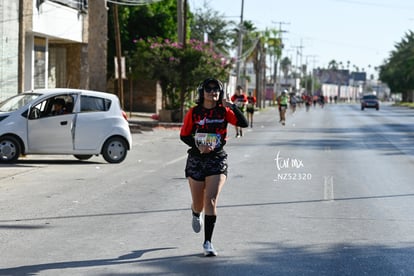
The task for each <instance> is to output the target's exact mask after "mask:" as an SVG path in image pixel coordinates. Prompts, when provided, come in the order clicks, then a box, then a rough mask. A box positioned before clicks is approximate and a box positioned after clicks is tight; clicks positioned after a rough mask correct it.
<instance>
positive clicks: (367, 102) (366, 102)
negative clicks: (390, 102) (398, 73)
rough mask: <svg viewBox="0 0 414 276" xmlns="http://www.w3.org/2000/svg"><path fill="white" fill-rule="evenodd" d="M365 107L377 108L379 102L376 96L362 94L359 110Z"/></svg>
mask: <svg viewBox="0 0 414 276" xmlns="http://www.w3.org/2000/svg"><path fill="white" fill-rule="evenodd" d="M365 108H375V109H376V110H379V108H380V104H379V100H378V98H377V96H375V95H364V96H362V98H361V110H364V109H365Z"/></svg>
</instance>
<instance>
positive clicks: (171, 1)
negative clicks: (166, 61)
mask: <svg viewBox="0 0 414 276" xmlns="http://www.w3.org/2000/svg"><path fill="white" fill-rule="evenodd" d="M113 5H116V4H111V5H109V8H110V9H109V16H108V55H107V56H108V63H107V64H108V70H107V71H108V75H109V77H111V76H114V57H115V56H116V51H115V33H114V26H115V24H114V18H113V12H112V11H113ZM190 16H191V15H190ZM118 17H119V26H120V27H119V28H120V34H121V45H122V52H123V53H122V54H123V55H124V54H127V53H128V55H133V52H134V51H135V50H136V46H135V42H136V41H137V40H139V39H141V38H144V39H145V38H147V37H156V36H160V37H164V38H169V39H171V40H177V1H176V0H164V1H161V2H157V3H153V4H148V5H140V6H122V5H120V6H119V7H118Z"/></svg>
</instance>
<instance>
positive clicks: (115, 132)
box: [0, 88, 132, 163]
mask: <svg viewBox="0 0 414 276" xmlns="http://www.w3.org/2000/svg"><path fill="white" fill-rule="evenodd" d="M59 103H60V104H63V110H61V111H60V110H59V112H58V110H57V108H58V107H57V106H58V105H59ZM131 142H132V138H131V132H130V129H129V124H128V121H127V117H126V113H125V112H124V111H123V110H122V109H121V107H120V103H119V99H118V97H117V96H116V95H113V94H109V93H104V92H97V91H90V90H79V89H65V88H58V89H41V90H33V91H30V92H25V93H21V94H18V95H16V96H13V97H11V98H9V99H7V100H5V101H4V102H2V103H0V162H8V163H14V162H16V161H17V160H18V158H19V156H20V155H21V154H25V155H27V154H68V155H69V154H70V155H74V156H75V157H76V158H77V159H79V160H87V159H89V158H91V157H92V156H93V155H99V154H102V156H103V158H104V159H105V160H106V161H107V162H108V163H120V162H122V161H123V160H124V159H125V158H126V156H127V151H128V150H129V149H130V148H131Z"/></svg>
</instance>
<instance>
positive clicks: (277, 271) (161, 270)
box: [0, 240, 414, 276]
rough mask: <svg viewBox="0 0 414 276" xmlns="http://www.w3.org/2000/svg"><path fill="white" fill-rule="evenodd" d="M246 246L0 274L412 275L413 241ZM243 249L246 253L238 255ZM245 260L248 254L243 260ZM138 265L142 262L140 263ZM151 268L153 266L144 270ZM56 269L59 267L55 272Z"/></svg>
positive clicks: (135, 255)
mask: <svg viewBox="0 0 414 276" xmlns="http://www.w3.org/2000/svg"><path fill="white" fill-rule="evenodd" d="M247 242H249V244H250V246H251V249H243V250H247V251H248V252H241V251H239V252H238V251H235V254H236V255H237V256H232V254H231V253H232V252H234V251H230V252H229V253H228V254H227V255H226V254H223V255H220V256H218V257H216V258H201V254H189V255H171V256H168V257H154V258H145V257H144V254H146V253H149V252H155V251H163V250H171V249H176V248H173V247H159V248H151V249H143V250H135V251H132V252H130V253H127V254H125V255H122V256H119V257H115V258H108V259H96V260H84V261H65V262H55V263H42V264H35V265H27V266H19V267H10V268H3V269H0V275H21V276H29V275H38V274H40V273H41V272H45V271H47V270H59V269H65V270H66V271H68V269H75V268H76V269H77V268H83V269H84V270H85V269H88V268H90V269H96V268H97V267H108V266H117V265H125V264H133V265H134V268H135V270H136V271H135V272H134V273H113V272H111V273H104V274H99V275H102V276H105V275H108V276H109V275H111V276H127V275H226V276H229V275H318V276H319V275H413V273H414V247H413V244H408V245H406V246H389V245H381V244H366V245H358V244H354V243H340V244H332V245H328V244H311V245H289V243H288V242H283V241H281V242H276V243H273V242H257V241H251V240H247ZM243 254H246V258H240V255H243ZM246 260H248V261H247V262H246ZM141 265H142V266H141ZM148 271H153V272H148ZM57 273H58V272H57Z"/></svg>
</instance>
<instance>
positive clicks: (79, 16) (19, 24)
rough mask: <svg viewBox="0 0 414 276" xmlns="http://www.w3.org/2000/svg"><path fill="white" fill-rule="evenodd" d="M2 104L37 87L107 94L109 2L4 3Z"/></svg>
mask: <svg viewBox="0 0 414 276" xmlns="http://www.w3.org/2000/svg"><path fill="white" fill-rule="evenodd" d="M0 35H1V41H0V60H1V63H0V101H1V100H3V99H5V98H7V97H10V96H13V95H15V94H17V93H20V92H22V91H27V90H32V89H37V88H55V87H68V88H83V89H92V90H100V91H105V90H106V60H107V59H106V55H107V7H106V1H89V2H88V1H87V0H47V1H45V0H0Z"/></svg>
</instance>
